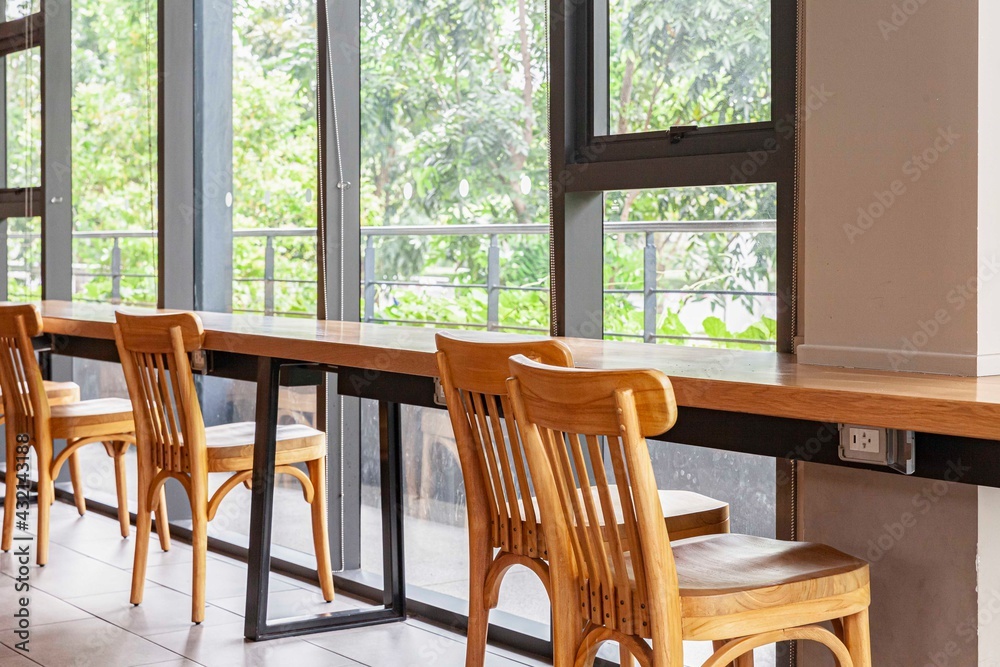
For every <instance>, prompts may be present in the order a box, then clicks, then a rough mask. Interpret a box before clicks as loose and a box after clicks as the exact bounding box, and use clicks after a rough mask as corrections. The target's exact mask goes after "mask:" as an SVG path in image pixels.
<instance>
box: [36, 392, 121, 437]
mask: <svg viewBox="0 0 1000 667" xmlns="http://www.w3.org/2000/svg"><path fill="white" fill-rule="evenodd" d="M51 414H52V419H51V421H50V424H51V426H50V428H51V431H52V437H53V438H56V439H59V438H85V437H92V436H101V435H109V436H110V435H121V434H131V433H133V432H134V431H135V422H134V420H133V419H132V403H131V402H130V401H129V400H128V399H127V398H98V399H95V400H92V401H78V402H76V403H67V404H65V405H53V406H51Z"/></svg>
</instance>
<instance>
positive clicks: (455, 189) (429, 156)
mask: <svg viewBox="0 0 1000 667" xmlns="http://www.w3.org/2000/svg"><path fill="white" fill-rule="evenodd" d="M361 26H362V30H361V44H362V58H361V63H362V71H361V122H362V147H361V161H362V165H361V173H362V181H361V188H362V190H361V196H362V204H361V210H362V242H363V245H364V263H363V266H364V275H363V278H362V280H363V283H364V287H365V289H364V294H363V296H364V310H363V312H364V313H365V315H364V317H365V319H366V320H367V321H373V322H392V323H402V324H418V325H420V324H423V325H435V326H464V327H473V328H489V329H520V328H527V329H532V330H536V331H547V330H548V322H549V317H548V296H547V289H548V277H549V274H548V219H549V200H548V131H547V126H548V119H547V117H546V113H545V112H546V97H547V95H548V84H547V55H546V52H545V31H546V14H545V3H543V2H536V1H534V0H531V1H521V2H515V1H513V0H491V1H490V2H486V3H481V4H479V5H476V6H474V7H469V8H467V9H461V8H460V6H459V5H458V4H457V3H456V2H454V1H453V0H434V1H432V2H429V3H420V6H419V8H417V9H414V6H413V5H412V4H410V3H408V2H406V1H404V0H364V1H363V2H362V19H361Z"/></svg>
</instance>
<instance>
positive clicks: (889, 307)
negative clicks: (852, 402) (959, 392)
mask: <svg viewBox="0 0 1000 667" xmlns="http://www.w3.org/2000/svg"><path fill="white" fill-rule="evenodd" d="M911 3H912V5H913V6H916V7H918V9H917V10H916V11H915V12H914V13H913V14H912V15H907V14H905V13H902V14H901V13H900V12H902V9H900V10H899V11H897V12H896V13H895V16H894V7H897V8H899V7H902V6H903V5H909V4H911ZM806 7H807V10H806V39H805V42H806V44H805V63H806V69H805V71H806V80H805V88H806V91H807V92H808V91H815V90H825V91H827V92H828V93H829V94H830V95H832V96H831V97H830V99H829V100H828V101H826V102H825V103H824V104H822V106H820V108H818V109H817V110H816V111H814V112H812V113H811V114H810V115H809V117H808V119H807V120H806V121H805V123H804V136H803V158H804V159H803V169H804V171H803V174H804V192H803V216H804V237H803V243H802V248H803V252H804V264H805V266H806V267H807V270H806V271H805V275H804V278H803V283H804V294H803V299H804V309H805V328H804V331H803V333H804V339H805V340H804V345H802V346H801V347H800V348H799V355H800V361H802V362H803V363H823V364H833V365H846V366H863V367H876V368H892V367H895V368H898V369H914V370H924V371H931V372H953V373H956V372H957V373H963V374H975V373H976V372H977V370H978V368H979V363H978V359H977V354H978V353H979V351H980V340H979V336H978V326H977V311H978V304H977V298H976V296H975V291H973V292H971V293H969V294H968V295H963V293H962V292H961V290H960V289H958V288H959V286H961V285H965V284H966V283H968V282H969V280H970V279H972V280H973V286H974V280H975V276H976V273H977V266H978V250H979V247H978V243H979V238H978V220H979V218H978V205H977V204H978V195H977V193H978V181H977V174H978V173H979V172H978V130H979V128H978V123H979V114H978V107H977V99H978V80H977V76H976V74H974V73H975V72H977V71H978V62H977V58H978V56H979V49H978V40H977V39H976V35H978V23H979V7H978V3H977V2H975V1H970V0H948V1H942V0H906V1H905V2H904V0H876V1H872V0H841V1H833V0H809V1H808V2H807V3H806ZM894 21H895V22H894ZM897 25H898V29H897ZM994 78H995V77H994ZM930 162H933V164H930ZM994 189H995V188H994ZM859 209H863V210H866V211H867V217H866V216H862V215H861V214H860V213H859ZM997 282H998V283H1000V280H998V281H997ZM904 340H908V341H910V343H909V345H906V344H904ZM910 346H912V347H910ZM984 349H987V350H988V349H992V348H990V347H984Z"/></svg>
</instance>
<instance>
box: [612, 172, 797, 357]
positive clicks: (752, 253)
mask: <svg viewBox="0 0 1000 667" xmlns="http://www.w3.org/2000/svg"><path fill="white" fill-rule="evenodd" d="M776 206H777V187H776V186H775V185H774V184H763V185H746V186H717V187H699V188H675V189H664V190H632V191H628V192H609V193H607V194H606V196H605V220H606V223H605V230H604V231H605V237H604V283H605V298H604V329H605V335H606V337H607V338H609V339H624V340H629V339H634V340H645V341H647V342H658V343H669V344H674V345H698V346H708V347H730V348H741V349H763V350H773V349H774V345H775V340H776V339H777V322H776V318H777V308H778V305H777V297H776V293H775V292H776V281H777V273H776V259H777V258H776V241H777V236H776V234H775V214H776ZM650 295H652V297H651V296H650Z"/></svg>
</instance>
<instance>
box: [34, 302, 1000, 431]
mask: <svg viewBox="0 0 1000 667" xmlns="http://www.w3.org/2000/svg"><path fill="white" fill-rule="evenodd" d="M45 329H46V332H48V333H52V334H56V335H65V336H79V337H84V338H98V339H105V340H110V339H113V338H114V332H113V329H112V325H111V323H110V322H81V321H79V320H71V319H64V318H58V317H46V318H45ZM236 338H238V339H239V340H238V341H237V340H235V339H236ZM294 346H295V342H294V341H289V340H285V339H281V338H276V337H272V336H268V335H264V334H253V333H240V334H234V333H231V332H216V331H212V330H210V329H208V330H206V339H205V347H206V348H207V349H210V350H218V351H226V352H234V353H242V354H249V355H255V356H274V357H279V358H281V357H284V358H295V359H302V360H303V361H307V362H314V363H328V364H332V365H341V366H350V367H354V368H364V369H370V370H373V371H388V372H393V373H401V374H407V375H419V376H423V377H435V376H436V374H437V369H436V365H435V361H434V356H433V354H431V353H428V352H424V351H419V350H405V349H397V350H391V351H387V350H385V349H384V348H380V347H369V346H365V345H363V344H356V343H350V344H348V343H335V342H330V343H328V344H327V345H324V347H327V348H328V350H329V352H328V353H326V350H324V352H325V353H324V354H315V350H316V345H315V344H314V343H313V342H311V341H310V342H309V343H307V344H306V345H304V346H303V348H302V350H301V353H299V352H296V351H294ZM282 348H284V349H282ZM670 379H671V382H672V384H673V386H674V391H675V392H676V395H677V403H678V405H681V406H684V407H690V408H703V409H709V410H721V411H727V412H742V413H748V414H755V415H762V416H769V417H780V418H785V419H802V420H807V421H821V422H830V423H847V422H849V423H859V424H864V425H869V426H882V427H886V428H898V429H905V430H912V431H919V432H925V433H939V434H943V435H955V436H964V437H972V438H983V439H989V440H1000V404H995V403H983V402H974V401H964V400H955V399H947V398H931V397H922V396H906V395H901V394H880V393H871V392H863V391H857V390H845V389H823V388H814V387H801V386H798V387H796V386H782V385H775V384H765V383H749V382H739V381H733V380H721V379H719V380H716V379H706V378H689V377H681V376H671V378H670Z"/></svg>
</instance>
